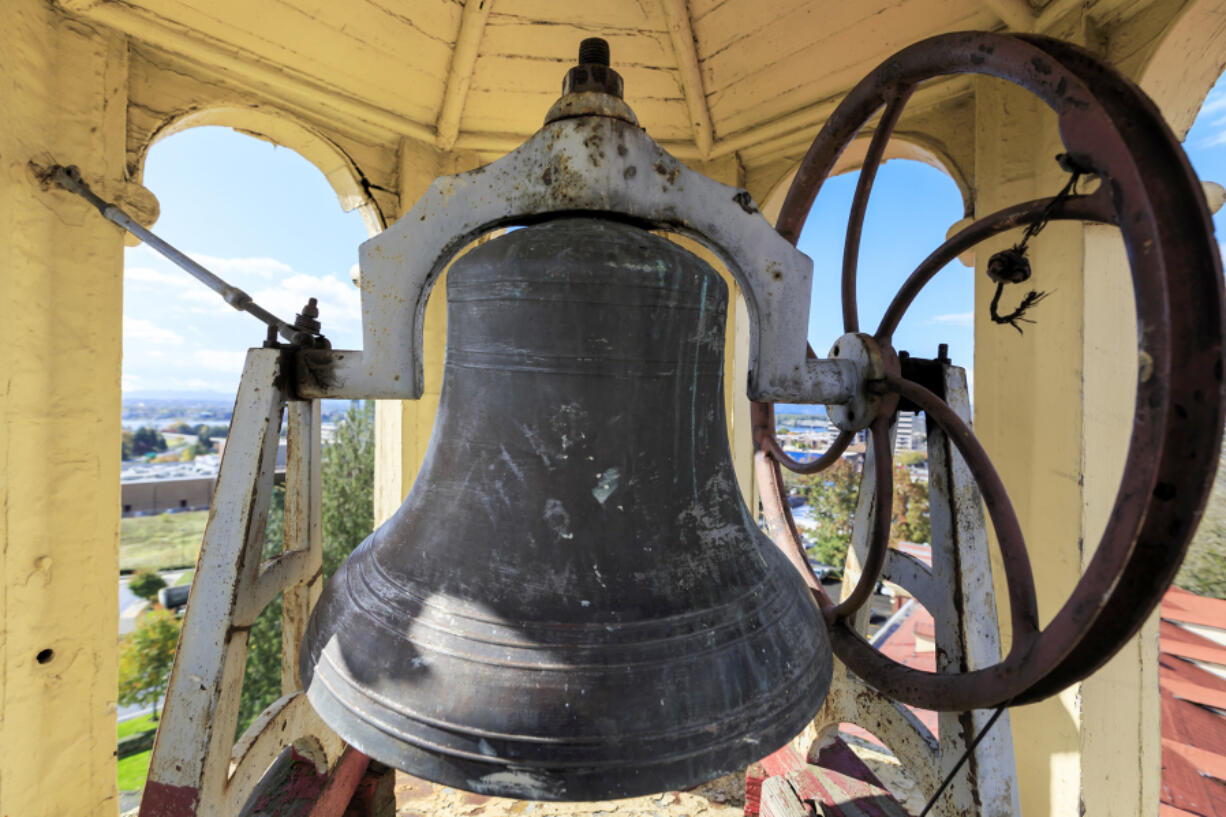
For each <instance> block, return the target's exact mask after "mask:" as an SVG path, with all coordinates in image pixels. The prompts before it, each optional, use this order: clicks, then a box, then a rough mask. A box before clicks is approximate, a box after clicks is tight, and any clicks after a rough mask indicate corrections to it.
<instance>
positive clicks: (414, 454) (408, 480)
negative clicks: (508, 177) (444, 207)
mask: <svg viewBox="0 0 1226 817" xmlns="http://www.w3.org/2000/svg"><path fill="white" fill-rule="evenodd" d="M478 164H480V162H479V161H478V159H477V157H476V155H475V154H473V153H471V152H457V153H443V152H442V151H440V150H438V149H437V148H435V147H434V146H433V145H428V144H426V143H424V142H418V141H416V140H413V139H409V138H405V139H402V140H401V142H400V161H399V171H400V189H399V193H400V208H401V212H400V215H403V214H404V213H405V212H406V211H408V210H409V209H410V208H411V207H412V206H413V205H414V204H416V203H417V200H418V199H419V198H421V196H422V194H423V193H425V191H426V188H427V187H429V186H430V182H432V181H434V179H435V178H437V177H438V176H442V175H446V174H451V173H460V172H462V171H465V170H470V169H472V168H474V167H476V166H477V165H478ZM423 334H424V348H423V350H422V366H423V373H424V376H425V391H424V392H423V394H422V396H421V399H420V400H380V401H378V402H376V403H375V524H379V523H381V522H382V521H383V520H385V519H387V518H388V517H389V516H391V515H392V514H393V513H395V511H396V509H397V508H399V507H400V504H401V503H402V502H404V498H405V497H406V496H408V495H409V489H410V488H412V487H413V480H414V478H415V477H416V476H417V471H418V469H420V468H421V463H422V459H423V458H424V457H425V455H426V446H427V445H428V444H429V442H430V433H431V431H432V430H433V428H434V417H435V414H437V412H438V401H439V394H440V392H439V389H440V388H441V386H442V384H443V357H444V349H445V345H446V338H447V280H446V276H445V275H444V276H441V277H440V278H439V280H438V282H437V283H436V284H435V285H434V290H433V292H432V293H431V296H430V300H429V301H428V303H427V305H426V320H425V331H424V333H423Z"/></svg>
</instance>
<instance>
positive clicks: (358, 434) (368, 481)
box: [321, 400, 375, 579]
mask: <svg viewBox="0 0 1226 817" xmlns="http://www.w3.org/2000/svg"><path fill="white" fill-rule="evenodd" d="M321 471H322V473H323V549H324V578H325V579H326V578H327V577H329V576H331V575H332V574H333V573H335V572H336V569H337V568H338V567H340V564H341V562H343V561H345V557H346V556H348V555H349V554H350V553H351V552H353V549H354V548H355V547H357V546H358V545H360V544H361V543H362V540H364V539H365V538H366V537H367V536H370V534H371V531H373V530H374V527H375V500H374V497H375V404H374V402H373V401H371V400H367V401H365V402H362V403H358V402H357V401H353V402H351V403H350V404H349V411H348V412H346V413H345V416H344V417H343V418H341V421H340V422H339V423H337V425H336V433H335V434H334V435H333V436H332V441H331V442H330V443H329V444H328V445H326V446H324V450H323V463H322V467H321Z"/></svg>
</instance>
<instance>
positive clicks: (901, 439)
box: [894, 411, 924, 454]
mask: <svg viewBox="0 0 1226 817" xmlns="http://www.w3.org/2000/svg"><path fill="white" fill-rule="evenodd" d="M923 442H924V435H923V434H922V433H921V431H920V427H919V415H917V414H916V413H915V412H913V411H900V412H898V420H897V422H896V424H895V426H894V453H895V454H899V453H901V452H903V451H914V450H915V449H917V448H919V447H920V446H921V445H922V444H923Z"/></svg>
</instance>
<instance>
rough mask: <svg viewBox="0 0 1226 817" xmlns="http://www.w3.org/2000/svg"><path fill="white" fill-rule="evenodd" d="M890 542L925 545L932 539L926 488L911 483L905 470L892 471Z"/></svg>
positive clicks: (899, 468)
mask: <svg viewBox="0 0 1226 817" xmlns="http://www.w3.org/2000/svg"><path fill="white" fill-rule="evenodd" d="M892 517H893V518H892V521H891V523H890V541H891V542H917V543H920V544H922V543H925V542H928V541H929V540H930V539H931V538H932V534H931V525H930V524H929V521H928V486H927V485H926V484H925V483H921V482H912V481H911V479H910V476H909V475H908V473H907V469H906V468H903V467H898V468H895V469H894V506H893V510H892Z"/></svg>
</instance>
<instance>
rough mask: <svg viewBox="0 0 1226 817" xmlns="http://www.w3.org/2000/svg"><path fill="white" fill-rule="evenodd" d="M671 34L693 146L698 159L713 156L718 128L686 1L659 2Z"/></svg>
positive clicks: (668, 0) (667, 0)
mask: <svg viewBox="0 0 1226 817" xmlns="http://www.w3.org/2000/svg"><path fill="white" fill-rule="evenodd" d="M660 5H661V6H662V7H663V9H664V19H665V20H666V21H667V24H668V34H669V37H671V38H672V41H673V51H674V52H675V53H676V55H677V70H678V72H679V73H680V74H681V88H682V90H683V91H684V92H685V104H686V107H687V108H688V109H689V112H690V125H691V126H692V127H693V129H694V144H695V145H696V146H697V147H698V155H699V156H701V157H703V158H706V157H708V156H710V155H711V145H712V143H713V142H714V141H715V128H714V126H712V124H711V111H710V109H709V108H708V107H707V95H706V92H705V91H704V90H703V87H702V72H701V71H700V70H699V68H698V49H697V48H696V47H695V46H694V29H693V27H692V26H691V25H690V10H689V7H688V4H687V2H686V0H660Z"/></svg>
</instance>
